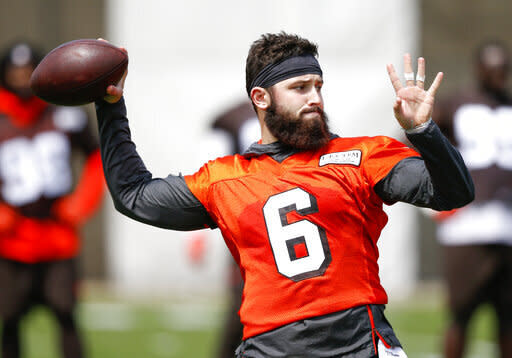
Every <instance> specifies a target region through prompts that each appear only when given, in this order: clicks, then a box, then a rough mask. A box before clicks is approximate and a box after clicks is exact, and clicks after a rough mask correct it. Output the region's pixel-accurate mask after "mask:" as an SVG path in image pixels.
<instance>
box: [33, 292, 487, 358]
mask: <svg viewBox="0 0 512 358" xmlns="http://www.w3.org/2000/svg"><path fill="white" fill-rule="evenodd" d="M427 296H428V298H425V295H422V294H420V293H419V294H418V295H417V297H413V298H411V299H410V300H407V301H406V302H400V303H392V304H390V305H389V306H388V309H387V311H386V312H387V316H388V319H389V320H390V322H391V323H392V325H393V327H394V328H395V331H396V332H397V334H398V336H399V338H400V339H401V341H402V343H403V345H404V347H405V349H406V352H407V354H408V356H409V358H436V357H439V358H440V357H441V354H440V342H441V332H442V330H443V326H444V323H445V315H444V312H443V308H442V303H441V300H440V299H438V295H437V296H436V295H427ZM222 312H223V305H222V304H221V302H219V301H216V300H208V299H205V298H203V299H202V300H198V299H194V301H190V300H184V299H181V300H177V299H171V298H169V299H165V300H154V301H151V302H148V301H142V300H130V301H128V300H127V299H126V300H125V299H122V300H121V299H116V298H113V297H108V295H107V296H104V295H95V294H92V295H90V294H89V295H86V297H85V298H84V299H83V301H82V304H81V306H80V316H79V318H80V324H81V325H82V327H83V335H84V339H85V341H86V349H87V353H88V355H87V356H88V357H89V358H116V357H123V358H131V357H134V358H135V357H137V358H139V357H144V358H162V357H167V358H210V357H212V358H213V357H214V352H215V349H216V344H217V337H218V334H219V331H218V330H219V329H220V324H221V320H222ZM23 325H24V328H25V331H24V332H25V333H24V335H23V339H24V343H25V355H24V357H25V358H55V357H59V355H58V354H57V349H56V346H55V334H56V333H55V331H54V326H53V322H52V318H51V316H50V315H49V314H48V313H47V311H45V310H44V309H42V308H37V309H35V310H34V311H33V312H32V313H31V315H30V316H28V317H27V319H26V320H25V321H24V323H23ZM492 325H493V316H492V313H491V311H490V309H488V308H486V307H484V308H482V309H481V310H480V311H479V312H478V314H477V316H476V317H475V319H474V320H473V323H472V330H471V332H472V333H471V337H472V339H471V341H472V344H471V346H470V351H469V354H468V357H470V358H477V357H478V358H481V357H485V358H488V357H489V358H490V357H493V356H495V355H494V351H495V349H496V346H495V344H494V343H493V341H492Z"/></svg>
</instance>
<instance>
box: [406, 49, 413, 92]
mask: <svg viewBox="0 0 512 358" xmlns="http://www.w3.org/2000/svg"><path fill="white" fill-rule="evenodd" d="M404 74H405V85H406V86H407V87H412V86H414V72H413V70H412V60H411V54H409V53H406V54H405V55H404Z"/></svg>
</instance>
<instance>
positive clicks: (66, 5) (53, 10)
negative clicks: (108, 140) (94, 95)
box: [0, 0, 105, 278]
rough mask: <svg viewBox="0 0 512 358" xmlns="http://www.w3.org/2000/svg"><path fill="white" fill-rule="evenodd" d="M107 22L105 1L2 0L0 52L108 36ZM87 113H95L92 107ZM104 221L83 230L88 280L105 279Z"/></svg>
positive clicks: (100, 217)
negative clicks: (22, 44)
mask: <svg viewBox="0 0 512 358" xmlns="http://www.w3.org/2000/svg"><path fill="white" fill-rule="evenodd" d="M104 23H105V21H104V1H103V0H88V1H81V0H0V50H2V49H4V48H5V47H6V46H9V45H10V44H11V42H13V41H16V40H20V39H23V40H29V41H30V42H31V43H33V44H34V45H36V46H38V47H40V49H41V50H42V51H43V52H44V53H46V52H48V51H50V50H51V49H53V48H54V47H56V46H58V45H60V44H61V43H63V42H67V41H71V40H75V39H78V38H97V37H100V36H103V37H104V36H105V34H104ZM87 110H88V111H89V112H90V113H91V114H93V110H94V109H93V108H92V105H91V106H87ZM92 122H93V125H96V123H95V122H96V121H95V116H93V118H92ZM79 161H80V159H77V161H76V164H77V165H76V166H75V167H78V164H79ZM103 218H104V216H103V210H102V212H100V213H98V214H97V215H95V217H94V218H93V219H92V220H91V221H90V222H89V223H88V224H87V225H86V227H85V228H84V230H83V233H84V235H83V245H84V246H83V250H82V256H81V257H82V260H81V267H82V272H83V274H84V276H85V277H87V278H103V277H105V249H104V230H103V225H104V220H103Z"/></svg>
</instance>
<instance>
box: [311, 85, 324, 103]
mask: <svg viewBox="0 0 512 358" xmlns="http://www.w3.org/2000/svg"><path fill="white" fill-rule="evenodd" d="M322 104H323V99H322V94H321V93H320V90H319V89H318V88H316V87H315V86H313V88H312V89H311V91H310V93H309V97H308V105H310V106H314V105H316V106H322Z"/></svg>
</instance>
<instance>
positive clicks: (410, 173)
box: [375, 122, 474, 210]
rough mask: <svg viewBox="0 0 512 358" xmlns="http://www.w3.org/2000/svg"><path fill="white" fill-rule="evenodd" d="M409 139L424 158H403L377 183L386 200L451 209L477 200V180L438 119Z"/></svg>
mask: <svg viewBox="0 0 512 358" xmlns="http://www.w3.org/2000/svg"><path fill="white" fill-rule="evenodd" d="M407 138H408V139H409V140H410V141H411V143H412V144H413V145H414V146H415V148H416V150H418V152H419V153H420V154H421V158H407V159H404V160H402V161H400V162H399V163H398V164H397V165H396V166H395V167H394V168H393V169H392V170H391V172H390V173H389V174H388V175H387V176H386V177H385V178H384V179H382V180H381V181H380V182H379V183H377V185H376V186H375V191H376V192H377V194H378V195H379V196H380V197H381V198H382V199H383V200H384V201H385V202H388V203H392V202H396V201H403V202H407V203H411V204H414V205H417V206H422V207H429V208H432V209H435V210H451V209H454V208H457V207H461V206H464V205H466V204H468V203H469V202H471V201H472V200H473V198H474V187H473V181H472V179H471V176H470V174H469V172H468V170H467V168H466V165H465V164H464V161H463V159H462V157H461V156H460V154H459V152H458V151H457V149H455V148H454V147H453V146H452V145H451V144H450V142H449V141H448V140H447V139H446V138H445V137H444V136H443V135H442V134H441V131H440V130H439V128H438V127H437V125H435V123H434V122H430V123H429V124H428V126H427V127H426V128H425V129H423V130H422V131H420V132H418V133H408V134H407Z"/></svg>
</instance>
